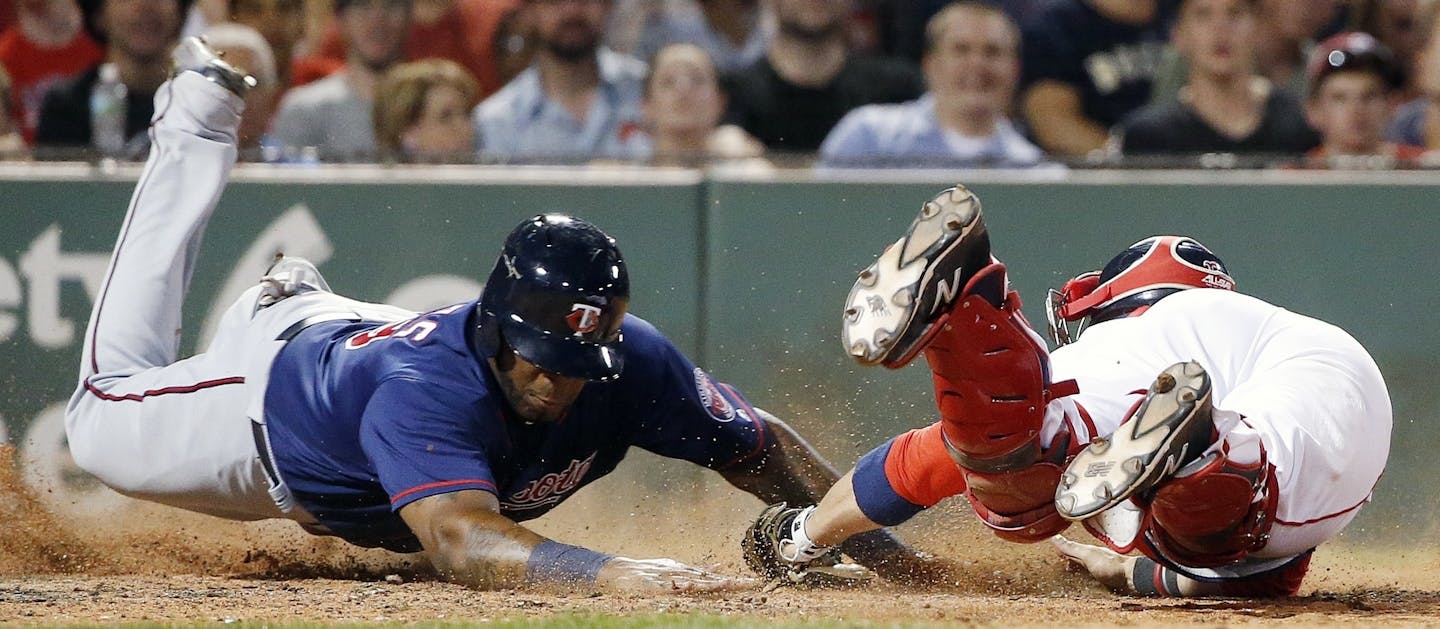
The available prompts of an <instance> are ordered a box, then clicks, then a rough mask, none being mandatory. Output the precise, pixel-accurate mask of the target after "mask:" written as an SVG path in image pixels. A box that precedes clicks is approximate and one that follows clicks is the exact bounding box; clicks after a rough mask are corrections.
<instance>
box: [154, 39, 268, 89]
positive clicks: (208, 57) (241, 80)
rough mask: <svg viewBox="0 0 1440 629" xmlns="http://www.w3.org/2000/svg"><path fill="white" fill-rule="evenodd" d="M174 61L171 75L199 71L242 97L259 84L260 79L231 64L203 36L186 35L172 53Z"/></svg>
mask: <svg viewBox="0 0 1440 629" xmlns="http://www.w3.org/2000/svg"><path fill="white" fill-rule="evenodd" d="M170 59H171V62H172V63H173V66H172V71H171V76H175V75H178V74H180V73H181V72H198V73H200V74H201V75H202V76H204V77H205V78H207V79H209V80H210V82H212V83H215V84H217V85H219V86H220V87H223V88H225V89H227V90H230V91H231V92H232V93H234V94H235V95H236V96H239V97H241V98H244V97H245V94H246V93H247V92H249V91H250V90H251V89H253V88H254V87H255V86H256V85H259V81H256V80H255V77H253V76H251V75H250V74H249V73H248V72H245V71H244V70H241V69H240V68H237V67H235V66H232V65H230V64H229V63H227V62H226V61H225V60H224V59H221V58H220V54H219V53H216V52H215V50H214V49H212V48H210V44H208V43H206V42H205V38H203V37H186V38H185V39H183V40H181V42H180V43H179V44H178V45H177V46H175V50H174V51H173V52H172V53H171V54H170Z"/></svg>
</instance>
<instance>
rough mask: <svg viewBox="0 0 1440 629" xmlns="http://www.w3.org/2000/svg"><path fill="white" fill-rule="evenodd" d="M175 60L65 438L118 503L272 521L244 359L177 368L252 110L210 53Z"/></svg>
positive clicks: (181, 53) (228, 349)
mask: <svg viewBox="0 0 1440 629" xmlns="http://www.w3.org/2000/svg"><path fill="white" fill-rule="evenodd" d="M197 46H198V47H197ZM175 60H176V65H177V67H178V68H179V69H180V70H181V71H180V72H179V73H178V74H177V75H176V76H175V77H173V78H172V79H171V80H170V81H168V82H167V83H165V84H164V85H162V86H161V88H160V90H159V91H158V92H157V94H156V115H155V119H154V122H153V126H152V131H151V132H152V137H153V138H154V142H153V144H152V147H151V153H150V157H149V160H148V161H147V162H146V165H145V168H144V170H143V172H142V174H141V176H140V180H139V182H138V183H137V184H136V187H135V193H134V195H133V197H132V199H131V202H130V207H129V209H128V210H127V212H126V216H125V220H124V226H123V228H122V230H121V232H120V236H119V239H118V241H117V243H116V245H115V251H114V253H113V255H112V257H111V261H110V267H109V270H108V271H107V272H106V279H105V283H104V285H103V287H102V289H101V291H100V294H99V298H98V299H97V300H96V303H95V307H94V310H93V312H92V313H91V317H90V323H89V327H88V329H87V331H86V337H85V339H86V340H85V348H84V353H83V359H82V360H83V362H82V364H81V368H80V383H79V386H78V387H77V390H76V391H75V394H74V395H73V396H72V397H71V400H70V405H69V407H68V409H67V412H66V418H65V419H66V424H65V426H66V435H67V437H68V439H69V444H70V450H71V454H72V455H73V457H74V459H75V462H76V464H77V465H79V466H80V467H81V468H83V469H85V470H87V471H89V472H91V473H93V474H95V475H96V476H97V477H98V478H100V480H102V481H103V482H105V483H106V484H107V485H109V486H111V487H113V488H115V489H116V490H118V491H120V492H122V493H126V494H128V495H133V496H137V497H141V498H145V499H149V500H154V501H157V502H162V503H165V504H171V505H175V506H180V507H184V508H188V509H194V510H197V511H202V512H205V513H212V514H215V515H221V516H224V517H234V518H259V517H271V516H275V515H279V511H278V509H276V507H275V505H274V503H273V501H270V500H269V497H268V495H267V494H266V492H265V485H264V478H263V476H262V475H259V474H258V472H259V468H258V466H257V465H255V464H254V460H255V449H254V442H253V440H252V438H251V435H250V427H249V421H248V420H247V419H246V417H245V414H244V410H245V408H246V402H247V400H248V398H249V395H248V390H247V387H246V386H245V377H244V373H245V369H244V367H245V362H246V361H245V358H246V357H248V353H247V352H248V351H249V350H248V349H247V348H246V347H243V346H242V344H240V343H238V341H234V340H233V339H230V340H225V341H222V340H219V339H220V337H217V342H216V345H212V350H218V351H210V352H207V353H205V354H201V355H198V356H195V357H192V358H188V359H185V360H181V361H178V362H177V361H176V356H177V352H178V345H179V339H178V336H179V329H180V321H181V312H180V310H181V304H182V303H183V301H184V296H185V292H186V288H187V286H188V284H189V281H190V277H191V273H192V271H193V269H194V264H195V257H196V253H197V251H198V249H199V246H200V239H201V234H202V232H203V231H204V227H205V224H206V222H207V221H208V220H209V218H210V215H211V213H212V212H213V211H214V209H215V205H216V203H217V201H218V200H219V196H220V192H221V190H222V189H223V188H224V185H225V181H226V179H227V177H228V174H229V172H230V168H231V166H232V165H233V164H234V161H235V155H236V149H235V130H236V128H237V126H238V124H239V119H240V110H241V108H242V106H243V101H242V100H241V98H240V96H239V95H238V94H237V93H235V92H234V91H232V90H231V89H230V88H229V87H228V86H227V85H226V84H225V81H224V80H222V79H224V77H223V76H220V75H225V74H226V73H227V72H228V73H234V72H235V71H234V70H233V69H230V68H229V67H228V66H224V65H223V64H221V62H219V61H218V59H215V58H214V57H213V55H210V53H209V50H208V49H207V48H204V47H203V44H199V43H198V41H196V40H193V39H190V40H187V41H186V43H185V44H182V45H181V47H180V48H179V49H177V51H176V55H175ZM217 77H219V78H217ZM231 78H234V77H231ZM237 80H239V79H237ZM258 290H259V289H252V290H251V291H250V292H247V293H246V295H248V296H249V298H250V299H251V300H254V299H255V297H256V294H257V293H258ZM222 327H227V328H228V327H230V326H229V324H222ZM227 338H228V337H227ZM217 346H218V347H217Z"/></svg>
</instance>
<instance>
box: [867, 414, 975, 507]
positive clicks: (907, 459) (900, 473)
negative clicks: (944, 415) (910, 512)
mask: <svg viewBox="0 0 1440 629" xmlns="http://www.w3.org/2000/svg"><path fill="white" fill-rule="evenodd" d="M885 478H886V479H887V480H889V481H890V488H891V489H893V490H895V493H896V495H898V496H900V497H901V498H904V499H905V500H907V501H909V502H910V503H911V504H917V505H920V506H922V507H930V506H934V505H935V504H937V503H939V502H940V501H941V500H944V499H946V498H949V497H951V496H958V495H960V494H962V493H964V492H965V475H964V473H963V472H961V471H960V466H958V465H956V464H955V461H954V460H952V459H951V458H950V453H949V452H947V451H946V449H945V439H944V436H943V434H942V433H941V428H940V423H939V422H936V423H934V424H930V425H929V426H926V427H924V428H919V429H916V430H911V431H910V432H907V433H905V434H902V435H900V436H898V437H896V438H895V441H894V442H893V443H891V444H890V452H889V454H887V455H886V457H885Z"/></svg>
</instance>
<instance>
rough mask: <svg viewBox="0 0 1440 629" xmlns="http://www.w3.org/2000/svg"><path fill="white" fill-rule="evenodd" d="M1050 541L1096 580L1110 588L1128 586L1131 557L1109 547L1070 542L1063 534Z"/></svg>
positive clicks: (1125, 587)
mask: <svg viewBox="0 0 1440 629" xmlns="http://www.w3.org/2000/svg"><path fill="white" fill-rule="evenodd" d="M1050 543H1051V544H1053V545H1054V546H1055V549H1056V550H1058V551H1060V555H1061V556H1063V557H1065V558H1066V559H1068V560H1069V561H1070V563H1071V564H1074V565H1076V566H1078V567H1080V568H1084V569H1085V571H1086V572H1089V573H1090V576H1092V577H1094V578H1095V580H1096V581H1099V582H1100V583H1102V584H1104V585H1105V586H1107V587H1109V588H1110V589H1112V590H1126V589H1129V586H1130V570H1131V566H1132V564H1134V563H1135V559H1134V558H1133V557H1126V556H1124V555H1121V554H1119V553H1117V552H1115V551H1113V550H1110V549H1109V548H1103V547H1100V546H1091V545H1090V544H1081V543H1079V542H1072V541H1070V540H1069V539H1066V538H1065V537H1063V536H1060V535H1056V536H1055V537H1052V538H1050Z"/></svg>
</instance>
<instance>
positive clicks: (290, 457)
mask: <svg viewBox="0 0 1440 629" xmlns="http://www.w3.org/2000/svg"><path fill="white" fill-rule="evenodd" d="M474 325H475V302H468V303H464V304H457V305H455V306H450V307H448V308H442V309H440V310H436V311H434V312H429V313H426V314H423V315H420V316H418V317H416V318H414V319H411V320H409V321H403V322H399V323H392V324H388V325H382V324H375V323H347V322H331V323H322V324H317V325H314V326H311V327H310V328H307V329H306V330H304V331H303V332H301V333H300V334H299V335H298V336H296V337H295V338H294V339H293V340H291V341H290V342H289V343H288V344H287V345H286V346H285V347H284V349H282V350H281V352H280V354H279V356H278V357H277V358H276V360H275V364H274V366H273V367H272V368H271V374H270V384H269V387H268V389H267V390H266V392H265V418H266V424H267V427H268V429H269V433H270V441H271V448H272V450H273V453H274V456H275V460H276V464H277V466H278V468H279V473H280V476H281V478H282V479H283V480H284V481H285V483H286V484H287V485H289V487H290V490H291V491H292V492H293V493H294V495H295V498H296V501H297V502H298V503H299V504H300V505H301V506H303V507H304V508H305V509H306V510H307V511H309V512H310V513H311V514H312V515H314V516H315V518H316V519H318V520H319V521H320V523H321V524H324V525H325V526H326V527H327V528H329V529H330V530H331V531H332V532H333V533H335V534H336V535H338V536H340V537H342V538H344V539H345V540H347V541H349V542H351V543H353V544H357V545H360V546H380V547H383V548H387V549H390V550H395V551H400V552H414V551H418V550H420V544H419V541H418V540H417V539H416V538H415V536H414V534H412V533H411V532H410V529H409V528H408V527H406V526H405V523H404V521H402V520H401V519H400V516H399V515H398V513H397V512H398V511H399V510H400V508H401V507H404V506H405V505H407V504H409V503H411V502H414V501H416V500H419V499H421V498H425V497H427V496H433V495H436V494H442V493H446V492H452V491H460V490H469V489H479V490H483V491H488V492H491V493H493V494H495V495H496V497H498V498H499V501H500V508H501V513H502V514H504V515H505V516H507V517H509V518H511V519H513V520H516V521H523V520H528V519H531V518H535V517H539V516H540V515H542V514H544V513H545V512H547V511H549V510H550V509H552V508H554V507H555V505H557V504H559V503H560V502H561V501H563V500H565V499H566V498H568V497H569V496H570V495H572V494H573V493H574V492H575V490H577V489H579V488H580V487H583V486H584V485H586V484H588V483H589V482H591V481H593V480H595V479H597V478H599V477H601V476H604V475H605V474H607V473H609V472H610V471H611V470H613V469H615V466H616V465H617V464H618V463H619V462H620V460H621V459H622V458H624V456H625V452H626V450H628V449H629V448H630V446H638V447H641V448H644V449H646V450H649V451H651V452H654V453H656V454H660V455H663V456H668V457H673V458H678V459H684V460H688V461H692V462H695V463H698V464H700V465H704V466H706V467H709V468H712V469H721V468H724V467H725V466H727V465H730V464H733V463H736V462H739V461H742V460H745V459H747V458H749V457H752V456H754V455H756V454H758V453H759V452H760V451H761V450H762V449H763V448H764V446H765V443H766V441H767V436H766V434H765V429H764V423H763V422H762V421H761V420H760V418H759V415H758V414H757V413H756V412H755V410H754V409H753V408H752V407H751V406H750V405H749V403H748V402H746V401H745V399H744V398H743V397H742V396H741V395H740V394H739V392H737V391H735V390H734V389H732V388H730V387H729V386H727V385H724V384H719V383H715V382H714V381H712V380H711V379H710V377H709V375H707V374H706V373H705V372H704V371H702V370H700V369H699V368H697V367H695V365H694V364H693V363H691V362H690V360H689V359H687V358H686V357H685V356H684V355H683V354H681V353H680V351H679V350H678V349H676V348H675V346H674V345H672V344H671V343H670V341H669V339H666V338H665V337H664V336H663V335H661V334H660V332H659V331H658V330H656V329H655V328H654V327H653V326H651V325H650V324H649V323H647V322H645V321H644V320H642V319H640V318H638V317H634V316H627V317H626V318H625V322H624V324H623V325H622V327H621V330H622V333H623V334H624V342H623V343H621V349H620V351H621V352H622V353H623V354H624V360H625V371H624V373H623V374H622V375H621V377H620V378H619V379H618V380H616V381H613V382H608V383H599V382H592V383H589V384H587V385H586V386H585V388H584V390H583V391H582V392H581V393H580V397H579V398H578V399H577V400H576V401H575V404H574V405H573V406H572V407H571V408H570V410H569V412H568V413H567V414H566V416H565V417H564V419H562V420H561V421H559V422H557V423H554V424H541V423H527V422H524V421H521V420H519V419H517V418H515V417H514V416H513V414H512V412H511V411H510V409H509V406H508V404H507V402H506V401H505V398H504V395H503V394H502V393H501V390H500V388H499V386H498V385H497V384H496V382H495V379H494V375H493V374H492V373H491V371H490V369H489V367H488V366H487V364H486V359H487V358H488V356H486V355H484V354H483V353H482V352H481V351H479V350H478V349H477V348H476V346H475V345H474V343H473V342H472V340H471V339H472V335H471V333H470V331H471V328H472V327H473V326H474Z"/></svg>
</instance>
